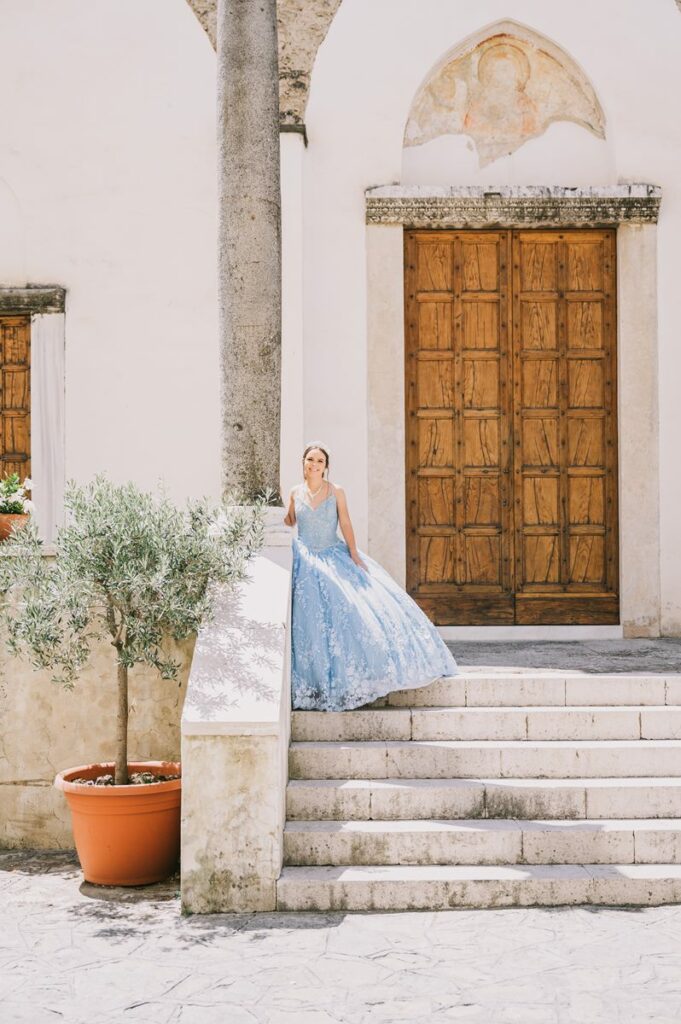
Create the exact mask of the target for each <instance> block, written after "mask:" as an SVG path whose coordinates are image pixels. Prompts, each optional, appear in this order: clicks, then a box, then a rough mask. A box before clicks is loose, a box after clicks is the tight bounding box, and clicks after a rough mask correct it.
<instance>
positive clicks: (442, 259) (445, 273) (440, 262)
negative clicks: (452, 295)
mask: <svg viewBox="0 0 681 1024" xmlns="http://www.w3.org/2000/svg"><path fill="white" fill-rule="evenodd" d="M416 267H417V270H416V289H417V291H423V292H437V291H442V292H450V291H451V288H452V262H451V244H450V242H449V240H448V239H442V240H441V241H432V242H428V241H424V242H423V243H422V244H421V245H419V247H418V249H417V250H416Z"/></svg>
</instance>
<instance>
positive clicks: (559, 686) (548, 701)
mask: <svg viewBox="0 0 681 1024" xmlns="http://www.w3.org/2000/svg"><path fill="white" fill-rule="evenodd" d="M387 704H388V705H389V706H390V707H523V706H528V707H531V706H533V705H539V706H543V707H545V706H547V705H552V706H555V707H560V706H565V705H579V706H598V705H615V706H623V705H633V706H635V707H638V706H639V705H651V704H656V705H660V704H681V674H674V673H667V674H665V675H643V674H638V673H636V674H625V673H621V674H611V675H604V674H599V675H596V674H594V675H589V674H586V673H583V672H576V673H567V672H546V671H544V672H537V673H533V672H531V671H529V670H527V669H523V670H522V671H521V672H518V673H508V672H507V673H503V672H498V673H496V672H490V671H485V672H479V673H474V672H469V671H464V672H462V674H461V675H459V676H452V677H450V678H444V679H438V680H436V681H435V682H433V683H430V684H429V685H428V686H422V687H420V688H418V689H416V690H400V691H397V692H395V693H391V694H390V695H389V696H388V698H387Z"/></svg>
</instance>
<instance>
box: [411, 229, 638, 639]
mask: <svg viewBox="0 0 681 1024" xmlns="http://www.w3.org/2000/svg"><path fill="white" fill-rule="evenodd" d="M405 265H406V272H405V293H406V307H405V312H406V337H407V352H406V355H407V359H406V367H407V369H406V373H407V381H406V412H407V430H406V435H407V480H408V484H407V492H408V493H407V522H408V536H407V585H408V588H409V591H410V593H411V594H412V595H413V596H414V597H415V598H416V600H417V601H419V603H420V604H421V606H422V607H423V608H424V610H425V611H426V612H427V613H428V614H429V615H430V616H431V617H432V618H433V620H434V621H435V622H437V623H439V624H446V623H451V624H456V623H462V624H467V623H470V624H474V623H487V622H489V623H493V622H499V623H509V622H513V621H515V622H518V623H541V622H546V623H552V622H556V623H560V622H565V623H580V622H603V623H610V622H616V621H618V616H619V602H618V596H617V595H618V586H617V572H618V569H617V562H618V553H617V489H616V483H617V444H616V437H617V434H616V420H615V415H616V393H615V392H616V361H615V310H614V302H615V265H614V232H612V231H608V230H605V231H555V230H547V231H539V230H532V231H520V230H519V231H412V232H406V233H405Z"/></svg>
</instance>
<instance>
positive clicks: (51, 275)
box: [0, 0, 681, 635]
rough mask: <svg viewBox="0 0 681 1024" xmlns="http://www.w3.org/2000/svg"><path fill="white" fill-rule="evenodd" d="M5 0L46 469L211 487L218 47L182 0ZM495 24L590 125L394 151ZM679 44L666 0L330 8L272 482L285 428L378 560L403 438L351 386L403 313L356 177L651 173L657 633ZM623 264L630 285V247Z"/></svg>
mask: <svg viewBox="0 0 681 1024" xmlns="http://www.w3.org/2000/svg"><path fill="white" fill-rule="evenodd" d="M3 15H4V17H3V31H2V33H0V80H1V81H2V84H3V87H4V88H3V92H4V95H5V97H7V102H6V103H5V105H4V108H3V132H2V135H1V136H0V241H1V242H2V244H1V245H0V285H4V286H8V285H25V284H58V285H61V286H62V287H64V288H65V289H66V291H67V297H66V311H65V317H64V338H65V364H64V365H65V371H64V372H65V382H63V384H62V386H63V387H64V395H65V402H64V423H65V475H66V477H75V478H77V479H87V478H88V477H90V476H92V475H93V474H94V473H96V472H99V471H106V472H107V473H109V475H110V476H112V477H113V478H115V479H127V478H132V479H134V480H137V481H140V482H143V483H147V484H150V485H152V486H153V485H154V484H155V482H156V481H157V480H159V479H163V480H164V481H165V484H166V486H167V488H168V491H169V493H170V494H171V495H172V496H173V497H176V498H182V497H184V496H185V495H186V494H189V493H197V492H199V493H208V494H212V495H214V496H215V495H217V493H218V487H219V479H218V474H219V430H220V419H219V408H218V379H217V372H218V345H217V312H216V311H217V298H216V294H217V287H216V259H215V252H216V223H217V222H216V184H215V182H216V170H215V166H216V147H215V53H214V51H213V49H212V47H211V45H210V42H209V40H208V38H207V36H206V35H205V33H204V32H203V30H202V28H201V26H200V25H199V23H198V21H197V20H196V18H195V17H194V15H193V13H192V11H191V10H190V9H189V7H188V5H187V3H186V2H185V0H145V2H144V3H139V2H138V0H97V3H87V2H85V0H63V2H61V3H60V4H58V5H55V4H54V3H51V2H50V0H21V2H20V0H8V2H7V3H5V4H3ZM509 19H510V20H511V21H512V22H513V23H516V24H517V25H518V26H520V28H521V29H523V30H529V31H530V32H531V33H535V34H538V35H539V36H543V37H545V38H546V39H547V40H549V41H550V43H551V44H553V45H555V46H556V47H557V48H559V49H560V50H561V51H562V52H563V53H564V54H565V55H567V58H569V61H570V62H571V64H570V66H573V65H574V68H576V69H577V71H576V72H575V74H577V72H579V73H580V74H581V75H583V76H584V79H585V81H587V82H588V83H590V86H591V87H592V88H593V92H594V94H595V96H596V97H597V100H598V103H599V104H600V108H601V109H602V114H603V118H604V138H602V137H599V136H598V134H597V133H595V132H594V131H589V130H587V129H586V128H584V127H583V126H582V125H580V124H577V123H572V122H569V121H565V120H558V121H556V122H555V123H552V124H550V125H549V127H548V128H547V130H546V131H545V132H544V133H543V134H540V135H538V136H537V137H533V138H530V139H528V141H526V142H525V143H524V144H523V145H521V146H520V147H519V148H517V149H516V150H515V152H514V153H513V154H512V155H511V156H505V157H500V158H498V159H495V160H493V161H492V162H491V163H488V165H487V166H485V167H484V168H483V169H480V167H479V160H478V153H477V152H476V149H475V146H474V145H473V143H472V142H471V140H470V138H469V137H468V136H467V135H465V134H459V135H456V136H453V135H448V136H441V137H439V138H436V139H434V140H432V141H430V142H427V143H425V144H424V145H421V146H412V147H410V148H407V149H405V148H404V145H403V140H404V132H405V125H406V123H407V119H408V117H409V114H410V110H411V109H412V104H413V102H414V98H415V96H416V95H417V93H418V91H419V89H420V87H421V86H422V85H423V83H424V82H425V81H427V79H428V76H429V74H430V72H431V71H432V70H433V69H434V68H436V66H437V65H438V63H439V62H441V60H442V58H443V57H444V56H445V54H447V53H448V52H449V51H450V50H454V48H456V47H457V46H458V45H460V44H461V43H462V42H463V41H465V40H466V39H468V37H471V36H479V35H480V33H481V32H483V30H484V29H485V28H486V27H488V28H489V29H490V31H491V32H494V31H495V26H497V28H498V25H499V23H504V24H506V25H508V23H509ZM483 35H484V32H483ZM680 46H681V12H679V10H678V8H677V5H676V4H675V2H674V0H648V2H647V3H646V4H641V3H638V2H636V0H626V2H625V3H623V2H622V0H600V2H599V3H598V4H594V3H593V2H587V0H575V2H574V3H572V4H570V5H564V4H558V3H546V2H545V0H512V2H511V3H508V2H503V3H502V2H501V0H479V2H478V3H476V4H464V3H454V2H452V0H422V2H420V3H418V4H417V3H414V2H413V0H370V2H367V0H343V2H342V3H341V6H340V8H339V10H338V13H337V14H336V16H335V18H334V20H333V22H332V24H331V27H330V29H329V31H328V34H327V36H326V38H325V40H324V42H323V43H322V45H321V47H320V49H319V51H318V54H317V58H316V61H315V64H314V67H313V71H312V77H311V87H310V95H309V101H308V104H307V110H306V117H305V124H306V130H307V139H308V145H307V147H305V146H304V144H303V136H302V135H301V134H296V133H290V134H285V135H282V202H283V249H284V310H283V317H284V318H283V341H284V351H283V374H284V380H283V402H282V405H283V437H282V484H283V487H284V488H287V487H289V486H290V485H291V484H292V483H293V482H295V478H296V474H297V471H298V451H299V448H300V445H301V443H302V442H303V441H304V440H307V439H312V438H319V439H321V440H324V441H325V442H326V443H328V445H329V446H330V448H331V451H332V466H331V470H332V478H333V479H335V480H336V481H338V482H340V483H342V484H343V485H344V486H345V487H346V490H347V492H348V495H349V500H350V509H351V512H352V514H353V519H354V521H355V526H356V531H357V534H358V539H359V541H360V544H361V545H362V546H367V545H368V547H369V550H370V551H371V552H372V553H374V552H375V553H376V554H377V555H378V556H380V557H383V556H384V555H386V544H388V545H390V543H391V540H390V538H391V537H394V549H393V551H392V553H390V552H387V556H386V557H387V562H389V563H391V565H392V566H393V567H395V571H396V572H397V574H398V575H399V573H400V559H401V557H402V555H401V554H400V552H401V551H402V550H403V545H404V537H403V536H401V535H400V531H401V525H402V523H403V506H404V477H403V476H400V474H399V472H397V473H396V475H395V476H394V478H392V477H386V476H383V477H381V472H382V465H383V462H384V460H383V458H382V451H381V449H382V446H384V445H385V446H390V445H391V437H394V438H396V439H399V437H400V436H401V433H402V427H403V424H402V421H401V420H400V419H399V417H400V416H401V415H402V407H401V404H400V396H399V394H397V397H396V393H395V391H394V389H393V391H391V393H390V395H389V396H388V397H387V401H386V405H385V407H384V408H392V409H393V410H394V413H393V415H394V417H395V423H394V431H393V430H392V428H391V423H390V421H389V420H387V421H386V420H385V419H384V420H382V421H381V422H380V423H378V422H377V421H376V417H375V415H374V413H372V408H371V401H370V395H371V391H372V387H378V388H379V389H380V387H381V386H383V385H385V386H387V382H388V381H389V379H390V374H389V373H386V372H385V368H382V367H381V365H380V364H377V362H376V359H375V358H374V357H375V353H372V351H371V349H370V343H369V339H370V337H371V332H372V330H375V329H376V323H375V319H376V317H377V316H379V317H381V318H383V317H384V318H385V319H382V323H384V324H385V323H391V324H393V325H394V332H395V333H394V337H395V339H396V342H395V348H394V352H395V356H396V358H397V357H398V356H399V350H400V347H401V342H400V338H399V331H400V322H399V321H400V318H399V315H398V314H397V313H396V309H395V308H394V307H391V308H385V309H384V310H383V312H381V307H380V304H379V305H378V306H376V304H375V303H374V304H373V305H372V303H371V297H370V294H369V289H370V287H371V285H370V282H371V280H372V278H375V277H376V275H379V276H380V273H381V266H382V265H384V266H385V272H386V274H390V275H393V276H395V275H397V274H398V271H399V251H398V247H396V245H395V243H394V236H392V237H393V240H392V241H390V242H386V243H385V245H383V248H382V246H381V243H380V242H379V243H377V244H375V245H373V247H372V243H371V241H370V238H371V236H370V232H371V231H374V232H376V231H379V232H380V231H381V230H382V229H380V228H368V227H367V225H366V223H365V192H366V190H367V189H369V188H372V187H375V186H381V185H392V184H401V185H405V186H406V185H421V186H460V185H485V186H487V185H492V186H495V185H496V186H502V185H519V186H522V185H573V186H598V185H601V186H608V185H619V184H627V183H633V182H648V183H651V184H655V185H659V186H661V188H662V194H663V198H662V207H661V214H660V219H659V224H658V226H657V228H651V229H649V228H645V229H644V230H645V231H647V232H648V234H647V235H646V253H647V254H648V256H647V257H646V258H648V259H650V258H653V257H654V255H655V252H654V250H655V244H656V249H657V262H656V267H655V268H653V269H654V273H653V272H652V271H651V269H650V267H649V266H647V268H646V273H645V274H643V275H642V283H643V287H644V289H645V295H646V302H647V303H648V305H649V306H650V304H651V303H650V296H651V294H652V297H653V301H655V291H656V309H655V312H656V339H654V341H655V343H654V344H653V343H652V342H651V344H648V342H649V341H651V339H650V338H649V337H648V335H647V334H646V332H648V331H649V330H650V327H649V324H650V322H651V321H650V319H648V320H645V321H644V322H643V323H641V324H638V323H637V326H636V330H632V331H630V332H629V336H628V337H629V338H630V339H631V340H630V342H629V344H630V350H628V351H627V353H626V359H628V360H630V361H631V360H632V359H633V360H634V362H635V359H636V352H637V345H636V332H637V331H638V332H639V336H640V332H643V335H644V336H645V338H644V340H645V341H646V344H645V346H644V348H645V352H651V351H652V352H653V353H654V352H655V351H657V360H658V364H657V366H653V367H651V366H650V365H649V364H650V359H649V358H648V357H647V356H646V359H647V360H648V361H647V364H646V369H647V371H648V372H649V374H650V375H651V380H652V384H651V387H653V388H654V389H656V397H657V409H656V410H655V411H654V413H653V415H655V416H656V417H657V424H656V428H655V430H652V431H651V429H650V424H649V423H648V422H647V421H646V423H645V424H644V428H645V429H642V434H643V435H644V436H645V437H646V438H651V437H657V438H658V441H657V442H656V444H657V451H654V452H653V451H651V453H650V456H651V459H652V460H653V461H654V462H656V463H657V465H659V524H657V526H656V527H655V529H652V527H653V525H654V524H651V530H652V532H654V533H655V534H656V536H658V538H659V541H658V544H657V547H656V549H655V550H656V552H657V554H656V555H655V558H656V559H657V561H658V564H656V565H651V567H650V572H651V578H652V577H653V576H654V577H655V578H656V579H659V586H657V584H656V586H657V598H656V599H655V598H650V596H649V597H648V598H647V600H648V602H649V603H650V601H651V600H652V601H653V603H654V601H655V600H657V601H658V605H659V616H658V627H655V626H653V627H652V631H653V632H654V631H655V629H656V628H660V629H661V631H662V633H663V634H675V635H678V634H681V534H680V532H679V530H678V528H677V520H678V509H679V508H680V507H681V475H680V474H679V472H678V468H677V466H678V450H679V446H680V445H681V404H680V403H679V401H678V398H677V389H678V384H677V382H678V380H679V379H681V348H680V346H679V344H678V338H679V337H680V336H681V289H679V287H678V278H679V274H680V273H681V183H680V182H679V174H678V167H679V153H681V125H680V123H679V119H678V118H677V117H675V116H674V102H675V97H677V96H678V95H679V94H680V92H681V63H680V62H679V60H678V54H679V52H680V49H679V48H680ZM389 230H390V231H394V230H395V229H389ZM397 230H399V229H397ZM655 238H656V243H655V241H654V239H655ZM651 239H652V241H651ZM383 261H385V262H384V263H383ZM651 274H652V276H651ZM626 281H627V287H628V288H631V287H635V286H636V285H635V282H636V274H635V268H633V269H632V267H631V266H630V267H629V270H628V272H627V275H626ZM394 286H395V288H398V289H399V288H401V287H402V282H401V279H398V280H396V281H395V283H394ZM621 286H622V282H621V281H620V287H621ZM651 290H652V291H651ZM629 301H630V303H631V304H632V305H635V297H633V298H632V297H630V299H629ZM620 305H621V304H620ZM625 305H626V304H625ZM653 319H655V318H653ZM372 324H373V326H372ZM620 358H622V353H621V352H620ZM398 376H399V375H398ZM372 382H373V384H372ZM620 397H621V396H620ZM391 403H392V405H391ZM653 405H654V403H653ZM649 415H651V413H650V411H649V408H647V409H646V410H643V409H630V408H626V407H621V408H620V418H621V417H622V416H626V417H629V419H628V421H627V429H626V431H625V434H624V436H626V437H627V438H632V437H636V433H637V432H636V422H637V421H636V417H637V416H639V417H641V416H649ZM372 417H373V419H372ZM620 425H621V424H620ZM620 436H621V437H622V434H621V435H620ZM396 443H399V442H396ZM646 443H649V442H648V441H646ZM386 461H387V462H388V463H389V462H390V460H389V459H388V460H386ZM398 462H399V460H398ZM379 477H380V487H381V490H382V493H383V496H384V497H383V500H384V502H385V507H386V522H387V525H386V530H385V531H383V533H382V535H381V537H380V538H379V540H376V538H375V537H373V536H372V534H371V531H370V494H371V488H372V481H373V486H374V489H375V488H376V481H377V480H378V479H379ZM627 483H631V481H626V480H624V481H622V480H621V481H620V484H621V486H622V485H623V486H627ZM391 502H394V508H395V514H394V515H393V516H390V515H389V514H388V510H389V508H390V503H391ZM650 507H651V508H655V507H657V500H654V501H651V503H650ZM651 514H656V513H651ZM639 568H640V567H639ZM637 571H639V570H637Z"/></svg>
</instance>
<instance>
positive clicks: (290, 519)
mask: <svg viewBox="0 0 681 1024" xmlns="http://www.w3.org/2000/svg"><path fill="white" fill-rule="evenodd" d="M295 490H296V489H295V487H294V488H293V490H292V491H291V493H290V494H289V496H288V510H287V512H286V516H285V517H284V526H295V525H296V506H295V501H294V496H295Z"/></svg>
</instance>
